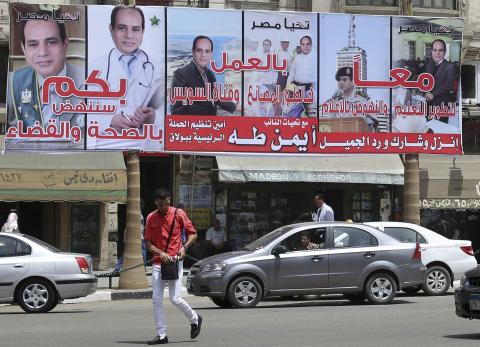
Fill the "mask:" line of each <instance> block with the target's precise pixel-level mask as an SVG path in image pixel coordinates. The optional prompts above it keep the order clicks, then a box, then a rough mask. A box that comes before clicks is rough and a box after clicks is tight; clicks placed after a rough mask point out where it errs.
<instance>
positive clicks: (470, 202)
mask: <svg viewBox="0 0 480 347" xmlns="http://www.w3.org/2000/svg"><path fill="white" fill-rule="evenodd" d="M420 206H421V208H431V209H457V208H459V209H475V210H477V209H480V199H421V200H420Z"/></svg>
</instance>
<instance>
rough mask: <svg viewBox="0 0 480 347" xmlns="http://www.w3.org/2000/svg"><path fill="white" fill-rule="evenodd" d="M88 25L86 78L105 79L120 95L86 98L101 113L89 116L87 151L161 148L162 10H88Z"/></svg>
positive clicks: (163, 32)
mask: <svg viewBox="0 0 480 347" xmlns="http://www.w3.org/2000/svg"><path fill="white" fill-rule="evenodd" d="M113 18H115V22H112V19H113ZM88 23H89V25H88V74H89V76H95V78H100V79H101V80H103V81H106V82H107V84H108V87H109V90H110V92H111V93H112V92H113V93H115V92H116V91H121V90H122V87H123V89H124V92H123V95H122V96H121V97H117V96H113V97H110V98H102V97H100V98H97V97H95V98H91V99H89V103H92V104H94V105H100V106H101V107H102V110H99V111H97V112H95V113H89V114H88V117H87V119H88V123H87V149H103V150H105V149H138V150H144V151H161V150H163V131H164V129H163V119H164V93H165V88H164V84H165V81H164V78H165V74H164V64H165V60H164V54H163V52H164V50H165V46H164V44H165V42H164V40H162V39H160V40H159V39H158V38H162V37H164V36H165V18H164V10H163V8H161V7H144V6H138V7H133V8H123V7H118V6H117V7H114V6H89V7H88ZM94 71H98V73H96V74H94V75H93V73H94ZM122 79H123V81H125V82H126V83H124V84H123V85H122V83H121V81H122ZM100 89H101V88H98V87H97V86H93V87H89V88H88V90H92V91H94V90H95V91H97V90H100ZM107 107H108V108H109V109H107ZM104 109H107V110H106V111H105V112H104ZM112 110H113V111H112Z"/></svg>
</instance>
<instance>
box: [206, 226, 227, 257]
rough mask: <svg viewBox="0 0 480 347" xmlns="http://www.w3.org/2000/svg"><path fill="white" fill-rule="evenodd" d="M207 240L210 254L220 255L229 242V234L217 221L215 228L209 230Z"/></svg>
mask: <svg viewBox="0 0 480 347" xmlns="http://www.w3.org/2000/svg"><path fill="white" fill-rule="evenodd" d="M205 240H207V247H208V250H209V253H220V252H222V251H223V249H224V245H225V242H226V241H227V234H226V233H225V230H223V229H222V227H221V226H220V221H219V220H218V219H215V221H214V222H213V226H212V227H211V228H210V229H208V230H207V234H206V237H205Z"/></svg>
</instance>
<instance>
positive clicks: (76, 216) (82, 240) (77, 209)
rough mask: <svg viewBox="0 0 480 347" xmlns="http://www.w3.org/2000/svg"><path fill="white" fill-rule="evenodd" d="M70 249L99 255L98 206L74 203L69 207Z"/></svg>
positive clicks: (96, 256) (95, 255) (94, 255)
mask: <svg viewBox="0 0 480 347" xmlns="http://www.w3.org/2000/svg"><path fill="white" fill-rule="evenodd" d="M70 215H71V228H70V230H71V239H70V251H71V252H78V253H86V254H90V255H91V256H93V257H95V258H98V257H99V256H100V224H99V219H100V206H99V205H97V204H74V205H72V207H71V214H70Z"/></svg>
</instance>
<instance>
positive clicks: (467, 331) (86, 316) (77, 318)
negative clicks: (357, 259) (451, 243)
mask: <svg viewBox="0 0 480 347" xmlns="http://www.w3.org/2000/svg"><path fill="white" fill-rule="evenodd" d="M187 301H188V302H189V303H190V304H191V305H192V306H193V307H194V308H195V309H197V310H198V312H199V313H200V314H201V315H202V316H203V317H204V325H203V327H202V333H201V334H200V336H199V337H198V338H197V340H195V341H192V340H190V338H189V329H190V327H189V325H188V322H187V321H186V319H185V318H184V316H183V315H182V314H181V313H180V311H178V310H176V309H175V308H174V307H173V306H172V305H171V304H170V302H168V300H167V301H166V310H167V324H168V337H169V340H170V345H174V346H180V345H184V346H191V347H201V346H208V347H212V346H242V347H250V346H355V347H358V346H369V347H370V346H402V347H405V346H422V347H423V346H436V347H438V346H478V345H479V342H480V321H469V320H465V319H462V318H458V317H457V316H456V315H455V313H454V303H453V295H447V296H443V297H425V296H415V297H414V296H404V295H402V294H400V296H399V297H397V299H396V300H395V301H394V303H393V304H391V305H387V306H372V305H367V304H365V305H361V306H353V305H350V304H349V303H348V302H347V301H345V300H342V299H341V297H339V296H329V297H323V298H321V299H320V300H311V301H300V300H298V301H297V300H296V301H284V300H268V301H264V302H262V303H261V304H260V305H259V306H258V307H257V308H254V309H247V310H238V309H219V308H217V307H216V306H214V305H213V304H212V303H211V302H210V300H208V299H205V298H198V297H187ZM154 335H155V329H154V322H153V314H152V307H151V301H150V300H122V301H107V302H95V303H85V304H68V305H67V304H62V305H59V306H57V308H55V309H54V310H53V311H52V312H51V313H48V314H40V315H31V314H30V315H27V314H24V313H23V311H21V309H20V308H19V307H16V306H0V346H2V347H9V346H17V347H23V346H28V347H31V346H35V347H43V346H45V347H46V346H51V347H55V346H61V347H76V346H81V347H87V346H95V347H99V346H117V347H122V346H137V345H143V344H145V341H146V340H148V339H151V338H153V336H154Z"/></svg>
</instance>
